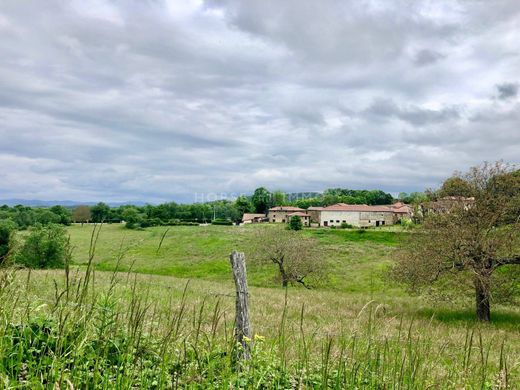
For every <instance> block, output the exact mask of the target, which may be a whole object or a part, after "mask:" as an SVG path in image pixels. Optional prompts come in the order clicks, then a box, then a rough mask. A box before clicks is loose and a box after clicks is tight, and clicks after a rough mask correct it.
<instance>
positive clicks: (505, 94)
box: [496, 83, 518, 100]
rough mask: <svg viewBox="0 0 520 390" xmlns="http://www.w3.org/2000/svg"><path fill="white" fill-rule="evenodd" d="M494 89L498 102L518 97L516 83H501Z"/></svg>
mask: <svg viewBox="0 0 520 390" xmlns="http://www.w3.org/2000/svg"><path fill="white" fill-rule="evenodd" d="M496 87H497V91H498V98H499V99H500V100H507V99H510V98H514V97H516V96H517V95H518V83H503V84H498V85H497V86H496Z"/></svg>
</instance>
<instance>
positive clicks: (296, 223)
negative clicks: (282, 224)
mask: <svg viewBox="0 0 520 390" xmlns="http://www.w3.org/2000/svg"><path fill="white" fill-rule="evenodd" d="M289 229H290V230H302V229H303V223H302V219H301V218H300V217H298V216H297V215H293V216H292V217H291V219H290V220H289Z"/></svg>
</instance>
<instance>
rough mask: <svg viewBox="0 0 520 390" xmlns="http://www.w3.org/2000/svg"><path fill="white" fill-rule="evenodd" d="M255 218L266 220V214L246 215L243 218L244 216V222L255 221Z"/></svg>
mask: <svg viewBox="0 0 520 390" xmlns="http://www.w3.org/2000/svg"><path fill="white" fill-rule="evenodd" d="M255 218H265V214H250V213H245V214H244V215H243V216H242V222H245V221H252V220H253V219H255Z"/></svg>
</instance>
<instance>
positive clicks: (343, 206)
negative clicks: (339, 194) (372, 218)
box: [322, 203, 394, 213]
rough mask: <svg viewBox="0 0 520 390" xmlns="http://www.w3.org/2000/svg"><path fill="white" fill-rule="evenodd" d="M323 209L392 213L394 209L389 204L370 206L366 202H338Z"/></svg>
mask: <svg viewBox="0 0 520 390" xmlns="http://www.w3.org/2000/svg"><path fill="white" fill-rule="evenodd" d="M322 211H347V212H348V211H350V212H374V213H392V212H393V211H394V210H392V208H391V207H389V206H368V205H366V204H346V203H337V204H333V205H331V206H327V207H324V208H323V209H322Z"/></svg>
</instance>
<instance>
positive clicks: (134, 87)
mask: <svg viewBox="0 0 520 390" xmlns="http://www.w3.org/2000/svg"><path fill="white" fill-rule="evenodd" d="M497 160H504V161H506V162H511V163H519V162H520V2H518V0H493V1H492V2H490V1H483V0H482V1H481V0H471V1H455V0H446V1H442V0H440V1H415V0H414V1H412V0H408V1H399V0H396V1H387V0H385V1H375V0H374V1H363V0H352V1H346V0H320V1H311V0H284V1H279V0H246V1H243V0H222V1H218V0H207V1H202V0H179V1H173V0H45V1H41V0H25V1H20V0H1V1H0V167H1V168H0V199H8V198H24V199H43V200H56V199H62V200H64V199H71V200H77V201H93V200H94V201H97V200H103V201H110V202H124V201H130V200H139V201H146V202H151V203H158V202H164V201H172V200H174V201H179V202H191V201H202V200H206V199H207V198H211V197H214V196H219V197H220V196H228V197H232V196H233V195H234V194H240V193H251V192H252V191H254V189H255V188H257V187H259V186H266V187H268V188H269V189H271V190H282V191H287V192H297V191H321V190H324V189H326V188H330V187H344V188H353V189H363V188H367V189H382V190H384V191H388V192H391V193H397V192H400V191H406V192H410V191H422V190H424V189H425V188H435V187H438V186H439V185H440V183H441V182H442V181H443V179H445V178H446V177H448V176H450V175H451V174H452V173H453V172H454V171H456V170H460V171H465V170H467V169H468V168H469V167H471V166H474V165H478V164H480V163H482V162H483V161H497Z"/></svg>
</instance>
